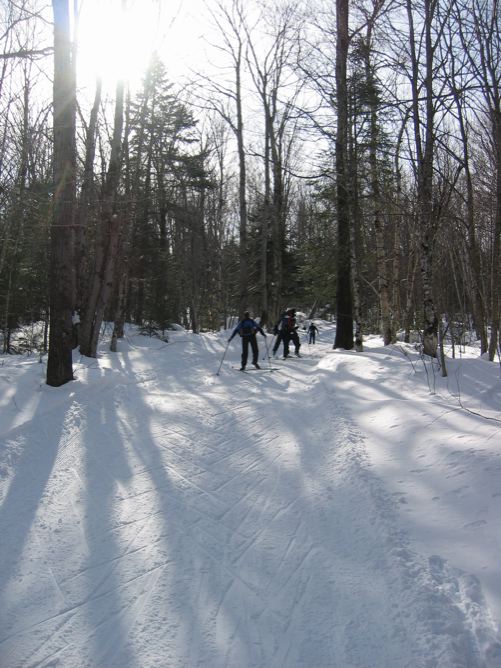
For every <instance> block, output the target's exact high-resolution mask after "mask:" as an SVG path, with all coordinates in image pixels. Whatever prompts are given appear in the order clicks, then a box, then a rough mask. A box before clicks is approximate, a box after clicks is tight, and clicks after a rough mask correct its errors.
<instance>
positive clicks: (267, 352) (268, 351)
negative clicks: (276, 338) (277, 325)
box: [264, 336, 271, 369]
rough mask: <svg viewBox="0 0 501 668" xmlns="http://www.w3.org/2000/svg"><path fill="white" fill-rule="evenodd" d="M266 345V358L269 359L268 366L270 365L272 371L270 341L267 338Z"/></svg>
mask: <svg viewBox="0 0 501 668" xmlns="http://www.w3.org/2000/svg"><path fill="white" fill-rule="evenodd" d="M264 345H265V346H266V357H267V358H268V364H269V365H270V369H271V357H270V350H269V348H268V341H267V339H266V336H265V337H264Z"/></svg>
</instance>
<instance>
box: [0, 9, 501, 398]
mask: <svg viewBox="0 0 501 668" xmlns="http://www.w3.org/2000/svg"><path fill="white" fill-rule="evenodd" d="M131 1H132V0H122V8H123V10H124V11H127V3H128V2H131ZM76 5H78V3H75V2H70V1H69V0H52V4H51V5H47V3H46V2H42V0H3V2H2V3H1V4H0V22H1V27H0V334H1V345H2V352H3V353H16V352H21V351H23V350H27V349H28V348H29V349H30V350H31V349H36V350H43V351H47V350H48V351H49V357H48V367H47V368H48V371H47V382H48V383H49V384H51V385H56V386H57V385H61V384H63V383H65V382H67V381H68V380H71V378H72V368H71V358H72V350H73V349H74V348H75V347H76V346H79V349H80V352H81V353H82V354H83V355H86V356H89V357H96V356H97V347H98V342H99V336H100V333H101V331H102V326H103V323H110V327H113V335H112V339H111V340H112V343H111V345H112V349H116V345H117V339H119V338H120V337H121V336H123V332H124V325H125V323H127V322H131V323H135V324H136V325H138V326H140V327H142V328H144V330H145V331H152V332H153V331H158V332H162V331H164V330H165V329H167V328H168V327H169V326H170V325H171V324H172V323H180V324H182V325H183V326H185V327H187V328H189V329H191V330H193V331H194V332H201V331H206V330H217V329H219V328H220V327H221V326H222V325H224V324H225V322H227V318H228V317H229V316H235V315H242V313H243V312H244V311H245V310H250V311H252V312H253V314H254V315H255V316H258V317H260V318H261V322H262V323H263V324H264V325H269V324H270V323H271V324H272V323H273V322H274V321H275V320H276V318H277V317H278V315H279V313H280V312H281V310H282V309H283V308H284V307H289V306H294V307H296V308H298V309H300V310H302V311H304V312H305V313H306V314H307V315H308V316H313V315H315V316H318V317H325V318H333V319H335V320H336V323H337V329H336V340H335V342H334V346H335V347H338V348H344V349H351V348H356V349H357V350H361V349H362V346H363V336H364V334H367V333H380V334H381V335H382V336H383V338H384V342H385V344H391V343H392V342H395V341H396V337H397V334H399V333H400V335H401V336H403V337H404V338H405V339H406V340H409V337H410V336H411V335H413V334H414V333H415V332H419V333H420V337H421V344H422V346H423V352H424V354H426V355H430V356H432V357H434V356H437V355H438V352H439V347H440V343H441V340H442V338H443V337H444V336H445V332H447V335H448V336H451V337H453V339H454V340H456V341H459V340H461V337H463V336H464V335H465V333H466V332H468V333H474V336H475V337H476V339H477V340H478V341H479V343H480V352H481V354H486V355H488V357H489V359H490V360H494V359H495V356H496V354H497V353H498V351H499V327H500V314H501V308H500V300H501V286H500V272H499V270H500V243H501V16H500V14H501V11H500V8H499V3H498V1H497V0H351V1H350V2H349V1H348V0H308V1H306V0H253V1H252V2H251V1H250V0H210V1H209V2H207V3H206V5H207V12H208V14H207V21H208V23H210V26H211V34H212V39H211V43H213V44H212V48H213V50H214V62H216V60H217V63H218V65H217V67H216V66H213V67H212V69H211V68H210V63H208V68H207V71H203V72H202V71H200V72H193V73H192V74H191V76H190V79H189V81H187V80H183V81H182V82H181V81H176V80H175V79H173V78H171V76H170V75H169V69H170V68H169V65H170V63H169V62H164V61H163V60H162V57H161V55H159V54H153V55H152V58H151V62H150V65H149V67H148V70H147V71H146V72H145V73H144V78H143V80H142V85H141V86H140V87H139V88H138V89H132V88H131V87H129V86H128V85H127V82H126V81H118V82H117V84H116V90H115V91H114V92H113V93H112V94H110V92H105V91H104V89H103V88H102V84H101V82H100V81H99V80H98V81H97V82H96V86H95V90H94V91H93V93H92V95H89V94H88V91H86V93H85V95H84V93H83V91H81V90H80V89H79V81H78V71H79V70H78V58H79V52H78V48H77V41H76V40H75V38H74V33H75V34H76V35H78V32H77V31H76V30H75V26H76V25H77V21H76V20H75V17H74V16H72V12H73V11H74V8H75V6H76ZM214 36H216V39H215V38H214ZM130 48H131V49H133V48H134V45H133V44H132V45H130ZM208 48H209V46H208ZM77 319H78V320H79V321H80V322H79V325H78V328H77V327H75V322H76V320H77ZM77 330H78V340H77V337H76V331H77ZM21 331H22V332H23V337H24V338H21V337H20V336H19V332H21ZM30 331H32V332H33V334H32V337H31V340H27V339H29V338H30V337H29V334H28V332H30Z"/></svg>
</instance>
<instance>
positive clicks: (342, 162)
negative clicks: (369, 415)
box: [334, 0, 353, 350]
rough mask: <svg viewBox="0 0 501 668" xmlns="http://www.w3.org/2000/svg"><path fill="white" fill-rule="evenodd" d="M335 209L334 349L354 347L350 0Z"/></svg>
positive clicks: (341, 35)
mask: <svg viewBox="0 0 501 668" xmlns="http://www.w3.org/2000/svg"><path fill="white" fill-rule="evenodd" d="M336 30H337V43H336V88H337V134H336V185H337V188H336V209H337V234H338V248H337V295H336V337H335V341H334V348H344V349H345V350H351V349H352V348H353V295H352V288H351V285H352V277H351V240H350V211H349V192H348V189H349V186H348V182H349V177H348V174H347V154H348V88H347V80H346V69H347V60H348V41H349V40H348V0H336Z"/></svg>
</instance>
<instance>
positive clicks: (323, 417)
mask: <svg viewBox="0 0 501 668" xmlns="http://www.w3.org/2000/svg"><path fill="white" fill-rule="evenodd" d="M317 325H319V328H320V335H319V336H318V338H317V343H316V345H314V346H313V345H312V346H308V345H307V343H306V341H305V340H303V346H302V351H303V352H304V357H303V359H299V360H298V359H291V360H286V361H281V360H280V361H277V362H273V365H274V366H276V367H278V368H279V370H278V371H273V372H270V371H262V372H259V371H257V372H249V373H240V372H239V371H237V370H234V369H233V368H232V367H234V366H237V365H238V362H239V342H238V340H233V341H232V343H231V344H230V345H229V348H228V351H227V354H226V357H225V359H224V362H223V365H222V368H221V373H220V375H218V376H217V375H216V371H217V369H218V367H219V363H220V361H221V359H222V356H223V352H224V350H225V347H226V344H227V338H228V332H221V333H219V334H203V335H194V334H191V333H188V332H184V331H173V332H169V343H163V342H161V341H159V340H156V339H152V338H147V337H142V336H139V335H134V334H133V333H130V334H129V335H128V337H127V339H126V340H124V341H122V342H120V345H119V352H118V353H110V352H107V350H106V346H105V345H104V344H103V347H102V349H101V354H100V357H99V359H98V360H90V359H87V358H80V357H79V356H76V357H75V375H76V380H75V382H72V383H69V384H67V385H65V386H63V387H61V388H57V389H55V388H50V387H48V386H47V385H45V383H44V375H45V366H44V365H43V364H39V363H38V359H37V358H29V357H13V356H4V357H1V358H0V501H1V505H0V666H1V667H2V668H25V667H35V666H36V667H42V666H44V667H49V666H50V667H55V666H58V667H63V668H87V667H88V668H115V667H116V668H136V667H137V668H150V667H151V668H158V667H160V668H164V667H167V668H171V667H174V668H181V667H182V668H193V667H201V668H223V667H227V668H251V667H252V668H255V667H262V668H275V667H284V668H327V667H329V668H425V667H426V668H461V667H464V668H480V667H485V668H499V667H500V666H501V640H500V634H499V626H500V623H501V578H500V554H501V531H500V529H501V376H500V368H499V365H498V364H493V363H489V362H488V361H486V360H483V359H481V358H480V357H479V356H478V352H476V351H474V350H468V352H467V353H464V354H462V355H461V357H460V358H457V359H454V360H453V359H449V360H448V370H449V376H448V378H441V377H440V376H439V375H438V373H437V370H436V369H434V368H433V367H432V366H431V365H429V364H427V365H426V366H425V365H424V364H423V362H422V361H421V360H420V359H419V357H418V355H417V353H416V352H415V350H414V349H413V348H412V347H411V346H406V345H405V344H399V345H397V346H392V347H387V348H384V347H383V346H382V343H381V340H380V339H379V338H376V337H372V338H369V339H368V340H367V341H366V343H365V352H363V353H355V352H345V351H339V350H332V342H333V337H334V335H333V331H332V329H330V326H329V325H328V324H327V323H321V322H317ZM267 341H268V342H270V343H271V337H268V339H267ZM259 344H260V350H261V353H264V352H265V346H264V341H263V339H262V338H261V337H259ZM261 363H262V365H263V367H264V368H266V367H267V365H268V362H267V361H263V362H261Z"/></svg>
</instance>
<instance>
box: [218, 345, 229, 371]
mask: <svg viewBox="0 0 501 668" xmlns="http://www.w3.org/2000/svg"><path fill="white" fill-rule="evenodd" d="M229 345H230V342H229V341H228V343H227V344H226V348H225V349H224V353H223V356H222V357H221V362H220V363H219V369H218V370H217V371H216V376H219V372H220V371H221V367H222V366H223V362H224V358H225V357H226V351H227V350H228V348H229Z"/></svg>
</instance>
